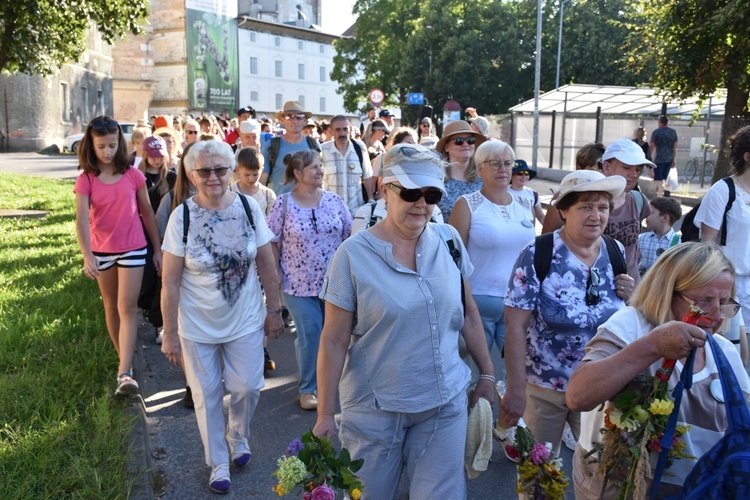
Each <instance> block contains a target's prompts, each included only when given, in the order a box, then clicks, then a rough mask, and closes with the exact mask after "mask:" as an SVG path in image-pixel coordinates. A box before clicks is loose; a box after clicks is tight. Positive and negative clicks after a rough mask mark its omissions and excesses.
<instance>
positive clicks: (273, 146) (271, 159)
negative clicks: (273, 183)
mask: <svg viewBox="0 0 750 500" xmlns="http://www.w3.org/2000/svg"><path fill="white" fill-rule="evenodd" d="M280 149H281V137H271V141H270V142H269V143H268V163H269V165H271V170H269V171H268V177H271V172H273V167H274V166H275V165H276V157H278V156H279V150H280Z"/></svg>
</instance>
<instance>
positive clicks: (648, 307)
mask: <svg viewBox="0 0 750 500" xmlns="http://www.w3.org/2000/svg"><path fill="white" fill-rule="evenodd" d="M734 294H735V284H734V266H733V265H732V263H731V262H730V261H729V260H728V259H727V258H726V256H725V255H724V254H723V252H722V251H721V249H720V248H719V247H717V246H714V245H708V244H704V243H684V244H682V245H677V246H675V247H672V248H671V249H669V250H668V251H666V252H664V254H663V255H662V256H661V257H660V258H659V259H658V260H657V261H656V263H655V264H654V266H653V267H652V268H651V269H650V270H649V271H648V273H646V275H645V276H644V278H643V280H642V281H641V283H640V285H639V287H638V289H637V290H636V291H635V293H634V294H633V297H632V298H631V301H630V307H627V308H625V309H623V310H621V311H618V312H617V313H615V314H614V315H612V317H611V318H610V319H609V320H608V321H607V322H605V323H604V324H603V325H602V326H600V327H599V331H598V332H597V334H596V336H595V337H594V338H593V339H592V340H591V342H589V343H588V345H587V346H586V353H585V356H584V358H583V360H582V361H581V362H580V364H579V365H578V368H577V369H576V370H575V372H574V373H573V375H572V376H571V378H570V382H569V384H568V392H567V397H566V401H567V403H568V406H569V407H570V408H571V409H573V410H576V411H582V412H585V413H583V414H582V417H581V436H580V439H579V442H578V447H577V449H576V453H575V457H574V459H573V481H574V485H575V492H576V498H592V499H593V498H614V496H615V495H617V494H618V490H620V494H623V493H625V495H624V496H626V497H630V496H636V497H638V496H641V494H646V493H647V490H646V488H647V487H648V486H644V484H647V482H646V481H642V480H643V478H646V477H651V476H652V473H651V467H650V465H649V463H648V461H647V460H644V461H643V462H642V465H641V468H640V469H638V468H633V467H631V464H636V467H637V464H638V462H639V461H638V460H637V457H635V456H631V455H630V454H632V453H633V452H632V450H633V449H638V450H643V452H644V453H642V454H641V453H640V452H639V453H638V455H639V456H643V457H646V458H648V452H651V455H655V454H656V453H657V452H658V451H660V444H659V441H658V438H659V437H660V436H659V434H660V433H659V430H660V428H663V427H662V425H663V424H662V422H664V421H666V418H668V416H669V414H670V413H671V412H672V409H673V407H674V406H673V403H672V401H671V398H669V396H668V394H670V393H671V389H672V388H673V387H674V386H675V384H676V383H677V381H678V380H679V377H680V374H681V371H682V366H683V362H684V360H685V358H686V357H687V356H688V354H690V352H691V351H692V350H693V349H697V353H696V357H695V366H694V375H693V386H692V388H691V389H690V390H689V391H685V392H684V394H683V399H682V404H681V406H680V410H679V412H680V413H679V418H678V430H677V433H676V434H677V435H678V436H679V437H677V438H676V439H677V442H674V441H673V452H675V453H673V454H671V457H672V459H671V462H672V463H671V466H669V467H668V469H667V471H666V474H665V475H664V477H663V478H662V482H661V485H660V490H659V492H658V495H659V496H660V497H661V496H663V495H667V494H675V493H679V491H680V489H681V485H682V484H683V482H684V479H685V477H686V476H687V474H688V473H689V472H690V470H691V469H692V467H693V465H694V464H695V461H696V457H698V458H699V457H700V456H701V455H703V454H704V453H706V452H707V451H708V450H709V449H710V448H711V447H712V446H713V445H714V444H715V443H716V442H717V441H718V440H719V439H720V438H721V437H722V436H723V434H724V432H725V431H726V429H727V419H726V411H725V407H724V404H723V403H721V402H719V401H718V400H717V397H719V396H718V395H720V394H721V389H720V388H719V390H718V392H717V391H716V388H715V385H716V380H717V379H718V373H717V370H716V366H715V364H714V358H713V355H712V354H711V353H707V352H706V350H709V349H710V346H709V345H706V335H707V334H711V335H714V338H715V339H716V341H717V343H718V344H719V346H720V347H721V349H722V350H723V352H724V355H725V356H726V357H727V359H728V360H729V362H730V364H731V365H732V368H733V370H734V373H735V375H736V377H737V380H738V381H739V383H740V385H741V388H742V392H743V393H744V394H745V397H747V396H748V394H750V380H748V376H747V373H746V372H745V370H744V367H743V366H742V361H741V360H740V356H739V354H738V353H737V351H736V349H735V348H734V346H733V345H732V343H731V342H729V341H727V340H726V339H724V338H723V337H721V336H720V335H716V333H717V332H718V331H719V330H720V329H721V327H722V325H723V323H724V320H725V319H728V318H731V317H732V316H734V315H735V314H737V312H738V310H739V305H738V304H737V303H736V302H735V301H734V300H733V299H732V297H734ZM698 309H700V311H701V312H700V313H697V311H698ZM698 315H699V316H700V319H699V321H698V324H699V326H694V325H693V324H688V323H687V322H685V321H688V320H690V319H691V317H694V316H698ZM676 318H683V320H684V321H675V319H676ZM693 323H694V321H693ZM662 358H664V359H666V360H679V361H678V362H677V364H676V366H675V367H674V370H673V372H672V373H671V375H668V376H669V378H668V382H667V384H664V387H661V384H660V383H659V382H658V379H656V380H657V383H656V384H655V383H654V380H655V379H654V375H656V376H659V375H663V378H664V379H666V378H667V375H666V374H665V373H664V372H659V371H658V370H659V369H660V366H662ZM643 375H647V377H643ZM634 379H635V380H634ZM712 383H713V386H714V387H713V388H712ZM667 386H668V388H669V389H667ZM626 387H627V389H628V390H626V391H623V389H625V388H626ZM715 395H716V396H715ZM604 402H606V405H604V407H603V408H602V407H600V405H601V404H602V403H604ZM634 403H638V404H634ZM644 423H647V424H649V425H646V426H644V425H642V424H644ZM651 428H653V429H654V432H653V433H652V432H651V430H650V429H651ZM602 442H603V443H604V445H603V446H602V444H601V443H602ZM623 457H624V459H625V460H624V461H623V460H622V458H623ZM654 460H655V457H653V456H652V457H651V465H653V464H654V463H655V461H654ZM618 464H627V466H625V467H623V466H620V465H618ZM605 477H606V479H607V481H606V482H605ZM639 483H644V484H640V485H639Z"/></svg>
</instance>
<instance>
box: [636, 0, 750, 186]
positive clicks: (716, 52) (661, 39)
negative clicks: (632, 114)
mask: <svg viewBox="0 0 750 500" xmlns="http://www.w3.org/2000/svg"><path fill="white" fill-rule="evenodd" d="M628 16H629V17H630V18H631V19H632V18H636V19H637V18H642V17H645V18H647V19H648V21H649V22H648V23H645V24H640V25H634V24H630V25H629V27H630V28H631V35H630V36H629V42H630V47H629V59H628V62H629V64H630V65H631V66H632V67H633V68H635V69H636V70H640V71H643V69H644V68H646V67H649V66H648V65H649V64H651V66H650V67H651V68H655V69H654V71H653V73H651V74H650V78H649V81H650V83H651V84H652V85H654V86H656V87H657V88H658V89H659V90H660V91H662V92H663V94H664V96H665V98H666V99H668V100H671V99H674V100H680V99H685V98H688V97H691V96H694V95H696V94H697V95H698V96H699V97H700V98H702V99H707V98H708V97H709V96H710V95H712V94H714V93H715V92H716V90H717V89H719V88H722V87H724V88H726V89H727V100H726V105H725V108H724V121H723V124H722V130H721V145H722V148H721V149H720V153H719V160H718V163H717V168H716V170H715V172H714V179H713V181H714V182H716V181H717V180H719V179H720V178H721V177H724V176H725V175H727V173H728V170H729V161H728V157H727V155H726V151H725V148H724V147H723V146H724V145H725V144H726V142H727V138H728V137H729V136H730V135H731V134H732V133H733V132H734V131H735V130H734V129H735V128H736V125H735V126H732V120H733V117H738V116H744V117H746V118H750V114H749V113H748V98H749V97H750V9H748V7H747V0H665V1H662V2H653V1H651V0H631V2H630V5H629V7H628ZM735 123H736V122H735Z"/></svg>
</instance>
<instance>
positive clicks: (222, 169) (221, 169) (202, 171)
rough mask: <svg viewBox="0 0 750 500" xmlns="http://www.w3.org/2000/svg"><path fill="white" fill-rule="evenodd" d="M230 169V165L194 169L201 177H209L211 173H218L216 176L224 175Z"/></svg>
mask: <svg viewBox="0 0 750 500" xmlns="http://www.w3.org/2000/svg"><path fill="white" fill-rule="evenodd" d="M228 171H229V167H216V168H197V169H195V170H193V172H195V173H197V174H198V176H199V177H200V178H201V179H208V178H209V177H211V174H216V177H224V176H225V175H227V172H228Z"/></svg>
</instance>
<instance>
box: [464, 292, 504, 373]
mask: <svg viewBox="0 0 750 500" xmlns="http://www.w3.org/2000/svg"><path fill="white" fill-rule="evenodd" d="M472 297H473V298H474V302H476V303H477V308H478V309H479V316H480V317H481V318H482V326H484V335H485V336H486V337H487V349H488V350H489V351H490V352H492V345H493V344H497V348H498V350H500V351H501V352H502V350H503V344H504V343H505V302H504V300H503V297H494V296H492V295H472ZM495 372H496V373H497V375H498V380H504V379H505V360H504V359H501V360H500V363H499V364H498V365H497V366H495Z"/></svg>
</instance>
